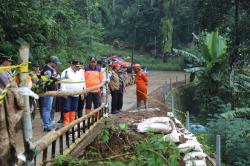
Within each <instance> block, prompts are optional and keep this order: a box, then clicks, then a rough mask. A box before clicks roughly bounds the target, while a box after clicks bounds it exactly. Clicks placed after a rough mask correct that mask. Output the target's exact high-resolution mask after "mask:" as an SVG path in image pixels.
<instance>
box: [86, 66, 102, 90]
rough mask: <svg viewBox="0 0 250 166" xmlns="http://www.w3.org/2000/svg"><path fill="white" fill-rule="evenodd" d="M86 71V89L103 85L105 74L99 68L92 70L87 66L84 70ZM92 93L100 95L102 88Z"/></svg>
mask: <svg viewBox="0 0 250 166" xmlns="http://www.w3.org/2000/svg"><path fill="white" fill-rule="evenodd" d="M84 70H85V72H84V76H85V81H86V88H90V87H93V86H97V85H99V84H101V83H102V81H103V74H102V72H101V69H100V68H99V67H96V68H95V69H92V68H91V66H87V67H85V68H84ZM91 92H93V93H98V92H100V88H97V89H95V90H92V91H91Z"/></svg>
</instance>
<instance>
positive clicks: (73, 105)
mask: <svg viewBox="0 0 250 166" xmlns="http://www.w3.org/2000/svg"><path fill="white" fill-rule="evenodd" d="M78 100H79V97H73V96H68V97H67V98H66V99H65V100H64V103H63V104H64V107H63V112H77V109H78Z"/></svg>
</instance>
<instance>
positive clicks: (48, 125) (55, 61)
mask: <svg viewBox="0 0 250 166" xmlns="http://www.w3.org/2000/svg"><path fill="white" fill-rule="evenodd" d="M59 64H61V62H60V60H59V58H58V57H57V56H55V55H54V56H50V57H49V59H47V60H46V65H45V66H44V67H43V68H42V70H41V76H45V77H46V78H47V79H50V80H56V77H57V69H56V68H57V65H59ZM46 90H47V91H54V90H56V84H55V82H54V81H52V82H51V83H50V84H48V85H47V86H46ZM53 100H54V97H53V96H45V97H43V98H42V119H43V128H44V131H45V132H48V131H51V130H52V128H53V126H52V106H53Z"/></svg>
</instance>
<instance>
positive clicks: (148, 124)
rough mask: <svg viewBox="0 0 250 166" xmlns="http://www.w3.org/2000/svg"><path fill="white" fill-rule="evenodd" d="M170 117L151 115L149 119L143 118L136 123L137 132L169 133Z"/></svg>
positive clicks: (170, 128) (170, 129)
mask: <svg viewBox="0 0 250 166" xmlns="http://www.w3.org/2000/svg"><path fill="white" fill-rule="evenodd" d="M170 121H171V120H170V118H168V117H153V118H149V119H145V120H143V121H142V122H141V123H139V124H138V126H137V130H138V132H142V133H144V132H149V131H150V132H161V133H169V132H171V131H172V127H171V125H170Z"/></svg>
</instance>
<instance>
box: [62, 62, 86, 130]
mask: <svg viewBox="0 0 250 166" xmlns="http://www.w3.org/2000/svg"><path fill="white" fill-rule="evenodd" d="M79 65H80V62H79V61H76V60H72V61H71V63H70V67H69V68H67V69H65V70H64V71H63V72H62V74H61V78H62V79H63V81H67V82H66V83H63V82H62V83H61V91H80V90H83V89H85V88H86V85H85V79H84V75H83V71H82V70H80V68H79V67H78V66H79ZM70 82H72V83H70ZM74 82H78V83H74ZM78 100H79V95H75V96H67V97H65V98H64V106H63V124H64V126H67V125H68V124H69V123H71V122H73V121H74V120H75V118H76V112H77V110H78Z"/></svg>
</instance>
